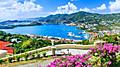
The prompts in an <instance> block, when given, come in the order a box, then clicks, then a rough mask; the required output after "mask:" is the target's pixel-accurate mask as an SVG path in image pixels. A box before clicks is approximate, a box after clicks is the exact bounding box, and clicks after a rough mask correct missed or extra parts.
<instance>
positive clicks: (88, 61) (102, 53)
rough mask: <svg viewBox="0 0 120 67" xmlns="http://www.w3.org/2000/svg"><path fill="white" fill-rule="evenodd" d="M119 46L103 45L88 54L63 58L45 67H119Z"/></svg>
mask: <svg viewBox="0 0 120 67" xmlns="http://www.w3.org/2000/svg"><path fill="white" fill-rule="evenodd" d="M119 66H120V46H117V45H112V44H104V45H103V46H102V45H101V46H98V47H96V48H93V49H91V51H90V52H89V53H88V54H84V55H74V56H64V57H61V58H58V59H56V60H55V61H53V62H51V63H50V64H49V65H48V66H47V67H119Z"/></svg>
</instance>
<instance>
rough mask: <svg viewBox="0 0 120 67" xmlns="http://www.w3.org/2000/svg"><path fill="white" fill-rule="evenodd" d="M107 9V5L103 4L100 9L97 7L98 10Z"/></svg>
mask: <svg viewBox="0 0 120 67" xmlns="http://www.w3.org/2000/svg"><path fill="white" fill-rule="evenodd" d="M106 9H107V7H106V5H105V4H102V5H101V6H100V7H97V10H106Z"/></svg>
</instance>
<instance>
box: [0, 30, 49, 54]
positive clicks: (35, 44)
mask: <svg viewBox="0 0 120 67" xmlns="http://www.w3.org/2000/svg"><path fill="white" fill-rule="evenodd" d="M0 40H2V41H7V42H11V43H13V44H12V45H9V46H11V47H13V48H14V49H15V53H23V52H26V51H30V50H34V49H37V48H41V47H45V46H50V45H51V41H50V40H42V39H40V38H39V37H38V38H30V37H29V36H26V35H19V34H10V33H5V32H3V31H0ZM13 40H14V41H13Z"/></svg>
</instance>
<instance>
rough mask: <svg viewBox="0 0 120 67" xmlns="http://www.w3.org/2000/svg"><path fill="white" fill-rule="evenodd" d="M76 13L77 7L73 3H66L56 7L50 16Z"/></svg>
mask: <svg viewBox="0 0 120 67" xmlns="http://www.w3.org/2000/svg"><path fill="white" fill-rule="evenodd" d="M76 11H77V7H76V6H75V5H74V4H73V3H70V2H68V3H67V4H66V5H62V6H59V7H57V10H56V11H55V12H52V13H51V14H71V13H74V12H76Z"/></svg>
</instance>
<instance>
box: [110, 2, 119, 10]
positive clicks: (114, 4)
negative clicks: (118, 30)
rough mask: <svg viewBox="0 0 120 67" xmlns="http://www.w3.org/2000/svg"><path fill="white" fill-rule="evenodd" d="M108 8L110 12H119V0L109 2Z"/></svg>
mask: <svg viewBox="0 0 120 67" xmlns="http://www.w3.org/2000/svg"><path fill="white" fill-rule="evenodd" d="M109 4H110V5H109V9H110V11H111V12H120V0H115V1H114V2H111V1H110V2H109Z"/></svg>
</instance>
